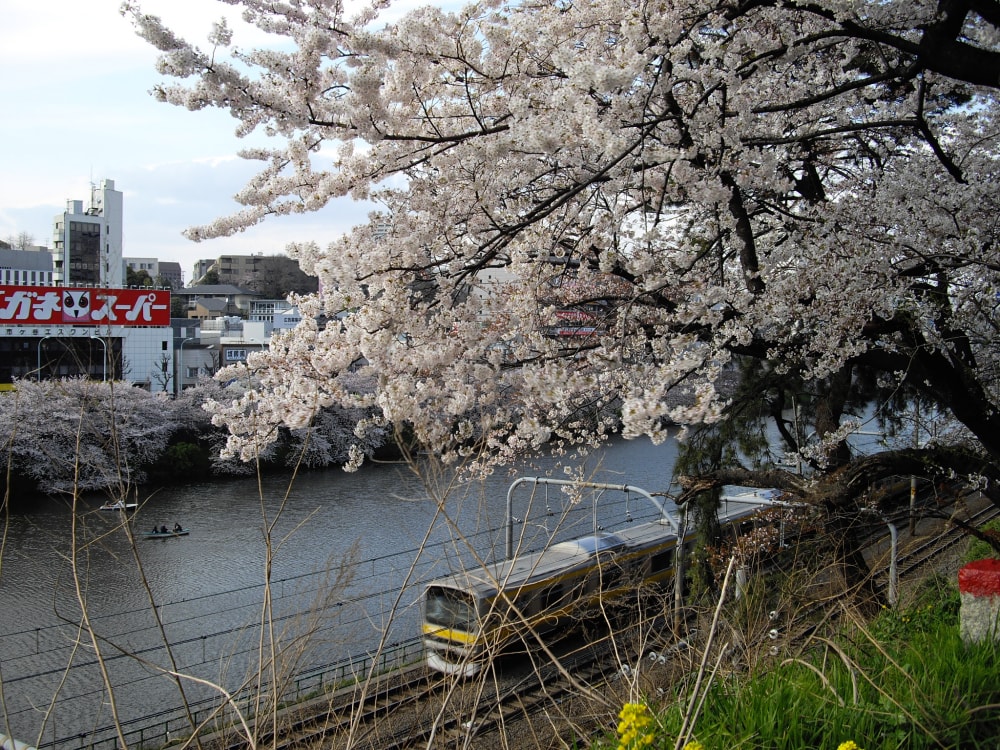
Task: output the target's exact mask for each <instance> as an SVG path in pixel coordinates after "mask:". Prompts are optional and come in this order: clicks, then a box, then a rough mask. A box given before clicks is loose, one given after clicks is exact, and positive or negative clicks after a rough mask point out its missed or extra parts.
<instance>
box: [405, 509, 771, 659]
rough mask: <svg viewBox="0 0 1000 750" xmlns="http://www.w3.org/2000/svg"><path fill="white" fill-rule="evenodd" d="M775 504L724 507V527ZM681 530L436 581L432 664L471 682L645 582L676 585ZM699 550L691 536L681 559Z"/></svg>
mask: <svg viewBox="0 0 1000 750" xmlns="http://www.w3.org/2000/svg"><path fill="white" fill-rule="evenodd" d="M770 504H771V503H770V502H769V501H768V500H766V499H764V498H761V499H760V504H757V503H754V502H740V503H733V504H723V506H722V508H721V509H720V513H719V521H720V523H721V524H722V525H723V527H732V528H733V530H734V531H737V530H738V529H739V527H740V525H742V524H743V523H745V522H747V521H749V520H751V518H752V517H753V516H754V515H755V514H756V513H757V512H758V511H759V510H760V508H761V506H762V505H770ZM674 526H675V524H673V523H668V522H667V521H666V520H665V519H661V520H658V521H654V522H648V523H640V524H636V525H634V526H629V527H628V528H625V529H622V530H618V531H615V532H614V533H608V532H598V533H595V534H592V535H589V536H584V537H581V538H578V539H573V540H571V541H565V542H559V543H557V544H553V545H551V546H549V547H548V548H546V549H544V550H542V551H540V552H533V553H530V554H524V555H520V556H517V557H514V558H513V559H508V560H505V561H503V562H499V563H496V564H491V565H486V566H483V567H480V568H477V569H473V570H466V571H462V572H460V573H455V574H454V575H450V576H447V577H445V578H439V579H436V580H434V581H431V582H430V583H428V584H427V587H426V589H425V592H424V601H423V624H422V629H423V642H424V651H425V654H426V662H427V665H428V666H429V667H430V668H431V669H434V670H437V671H440V672H445V673H448V674H455V675H462V676H466V677H471V676H473V675H475V674H476V673H477V672H478V671H479V670H480V669H481V668H482V667H483V665H484V664H486V663H488V662H489V661H490V660H491V659H492V658H493V657H494V656H495V655H497V654H498V653H500V652H501V651H503V650H504V649H506V648H508V647H509V646H510V645H511V644H513V643H515V642H516V641H518V640H523V641H524V642H525V643H526V644H527V645H526V647H527V648H533V647H534V646H535V644H536V643H537V641H536V638H537V636H541V635H543V634H547V633H549V634H551V633H552V632H553V631H555V630H557V629H559V628H561V627H563V628H564V627H566V626H567V625H568V624H569V623H570V622H577V621H579V620H581V619H586V618H588V617H593V616H595V615H597V614H598V613H599V612H600V608H601V607H602V606H603V605H604V604H608V603H611V602H613V601H614V600H615V599H618V598H620V597H622V596H624V595H625V594H626V593H628V592H629V591H634V590H635V589H636V587H637V586H638V585H640V584H654V585H657V584H658V585H661V586H662V585H664V584H667V583H669V582H670V581H671V580H673V577H674V570H675V567H676V553H677V539H678V535H677V532H676V531H675V530H674ZM737 533H738V532H737ZM693 545H694V535H693V534H687V535H685V542H684V547H683V549H682V553H681V554H682V559H686V558H687V557H688V556H689V553H690V551H691V548H692V547H693Z"/></svg>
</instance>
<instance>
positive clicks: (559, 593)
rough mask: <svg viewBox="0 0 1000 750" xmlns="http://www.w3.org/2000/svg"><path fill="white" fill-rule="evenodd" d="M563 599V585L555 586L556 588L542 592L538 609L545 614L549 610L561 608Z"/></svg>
mask: <svg viewBox="0 0 1000 750" xmlns="http://www.w3.org/2000/svg"><path fill="white" fill-rule="evenodd" d="M562 598H563V589H562V585H561V584H558V583H557V584H555V585H554V586H549V587H548V588H547V589H545V590H544V591H542V592H541V593H540V594H539V595H538V607H539V609H540V610H542V611H543V612H544V611H545V610H549V609H555V608H556V607H557V606H559V603H560V601H561V600H562Z"/></svg>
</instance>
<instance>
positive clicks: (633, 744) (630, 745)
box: [618, 703, 654, 750]
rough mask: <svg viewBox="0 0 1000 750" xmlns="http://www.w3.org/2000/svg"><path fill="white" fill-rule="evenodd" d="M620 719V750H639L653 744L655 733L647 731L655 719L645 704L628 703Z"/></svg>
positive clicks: (619, 716)
mask: <svg viewBox="0 0 1000 750" xmlns="http://www.w3.org/2000/svg"><path fill="white" fill-rule="evenodd" d="M618 719H619V721H618V750H638V749H639V748H643V747H648V746H649V745H651V744H653V740H654V735H653V733H652V732H648V731H646V729H647V728H649V726H650V724H652V723H653V717H652V716H650V714H649V709H648V708H647V707H646V704H645V703H626V704H625V705H624V706H622V710H621V711H620V712H619V713H618Z"/></svg>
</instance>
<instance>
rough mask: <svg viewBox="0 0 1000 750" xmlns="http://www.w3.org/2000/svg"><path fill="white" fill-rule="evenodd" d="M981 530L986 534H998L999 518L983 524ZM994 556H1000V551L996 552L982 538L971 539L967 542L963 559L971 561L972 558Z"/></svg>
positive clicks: (983, 558)
mask: <svg viewBox="0 0 1000 750" xmlns="http://www.w3.org/2000/svg"><path fill="white" fill-rule="evenodd" d="M982 530H983V531H984V532H986V533H987V534H995V535H997V536H1000V519H997V520H995V521H990V522H989V523H987V524H985V525H984V526H983V528H982ZM995 557H1000V553H997V551H996V550H995V549H993V547H991V546H990V545H989V544H987V543H986V542H984V541H983V540H982V539H973V540H972V542H971V543H970V544H969V548H968V549H967V550H966V551H965V556H964V559H965V562H972V561H973V560H985V559H988V558H995Z"/></svg>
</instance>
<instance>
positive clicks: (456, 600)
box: [424, 586, 478, 633]
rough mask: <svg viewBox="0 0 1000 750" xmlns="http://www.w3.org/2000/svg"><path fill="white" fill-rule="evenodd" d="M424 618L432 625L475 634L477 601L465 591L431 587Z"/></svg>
mask: <svg viewBox="0 0 1000 750" xmlns="http://www.w3.org/2000/svg"><path fill="white" fill-rule="evenodd" d="M424 617H425V619H426V620H427V622H428V623H429V624H431V625H438V626H440V627H442V628H448V629H449V630H461V631H463V632H466V633H471V632H475V631H476V630H477V628H478V618H477V616H476V604H475V600H474V599H473V598H472V597H470V596H469V595H468V594H467V593H465V592H464V591H456V590H455V589H448V588H442V587H440V586H431V587H430V588H428V589H427V596H426V601H425V603H424Z"/></svg>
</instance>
